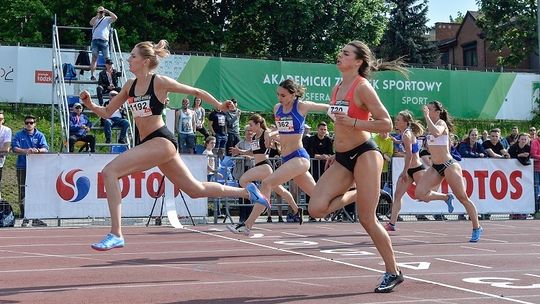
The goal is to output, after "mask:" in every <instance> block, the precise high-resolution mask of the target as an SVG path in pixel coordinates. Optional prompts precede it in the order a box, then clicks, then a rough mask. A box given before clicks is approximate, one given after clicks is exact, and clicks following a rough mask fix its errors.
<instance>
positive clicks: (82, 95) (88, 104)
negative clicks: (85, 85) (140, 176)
mask: <svg viewBox="0 0 540 304" xmlns="http://www.w3.org/2000/svg"><path fill="white" fill-rule="evenodd" d="M79 98H80V99H81V101H82V102H83V104H84V106H85V107H87V108H90V107H91V105H92V98H90V93H89V92H88V91H86V90H85V91H82V92H81V93H79Z"/></svg>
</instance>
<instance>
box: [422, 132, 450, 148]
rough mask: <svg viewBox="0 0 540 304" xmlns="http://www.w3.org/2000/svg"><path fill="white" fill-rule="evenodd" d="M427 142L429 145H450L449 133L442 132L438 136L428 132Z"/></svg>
mask: <svg viewBox="0 0 540 304" xmlns="http://www.w3.org/2000/svg"><path fill="white" fill-rule="evenodd" d="M427 143H428V145H429V146H448V143H449V141H448V134H442V135H439V136H438V137H435V136H433V135H431V134H428V136H427Z"/></svg>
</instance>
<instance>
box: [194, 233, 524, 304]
mask: <svg viewBox="0 0 540 304" xmlns="http://www.w3.org/2000/svg"><path fill="white" fill-rule="evenodd" d="M184 229H185V230H188V231H192V232H198V233H201V234H204V235H210V236H213V237H217V238H222V239H226V240H231V241H234V242H239V243H244V244H251V245H253V246H258V247H263V248H267V249H272V250H276V251H279V252H285V253H289V254H295V255H300V256H304V257H309V258H313V259H317V260H321V261H326V262H330V263H335V264H340V265H345V266H350V267H353V268H358V269H363V270H368V271H372V272H376V273H380V274H383V273H384V271H382V270H378V269H375V268H371V267H366V266H360V265H356V264H352V263H348V262H344V261H340V260H334V259H330V258H325V257H321V256H316V255H312V254H308V253H304V252H297V251H292V250H288V249H282V248H277V247H273V246H269V245H264V244H258V243H253V242H250V241H246V240H241V239H235V238H231V237H228V236H224V235H219V234H213V233H208V232H205V231H198V230H194V229H191V228H188V227H186V228H184ZM484 267H485V266H484ZM405 278H407V279H409V280H413V281H417V282H422V283H427V284H431V285H437V286H441V287H446V288H450V289H454V290H459V291H464V292H469V293H474V294H478V295H482V296H488V297H490V298H495V299H499V300H503V301H509V302H515V303H522V304H534V303H531V302H525V301H521V300H517V299H512V298H508V297H503V296H500V295H496V294H491V293H487V292H482V291H478V290H474V289H469V288H464V287H459V286H454V285H449V284H445V283H440V282H436V281H431V280H426V279H421V278H415V277H412V276H408V275H406V276H405Z"/></svg>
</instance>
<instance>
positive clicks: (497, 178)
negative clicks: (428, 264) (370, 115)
mask: <svg viewBox="0 0 540 304" xmlns="http://www.w3.org/2000/svg"><path fill="white" fill-rule="evenodd" d="M459 164H460V165H461V167H462V168H463V181H464V183H465V186H466V188H465V189H466V192H467V195H468V196H469V197H470V198H471V200H472V201H473V203H474V204H475V205H476V209H477V210H478V213H534V173H533V166H532V165H529V166H523V165H521V164H520V163H519V162H518V161H517V160H516V159H490V158H483V159H478V158H464V159H463V160H462V161H460V162H459ZM402 171H403V158H402V157H394V158H393V159H392V183H393V185H396V183H397V182H398V181H397V179H398V177H399V175H400V174H401V172H402ZM414 190H415V185H414V184H413V185H412V186H411V187H409V189H408V191H407V193H406V194H405V195H404V196H403V201H402V206H401V213H403V214H405V213H412V214H441V213H448V210H447V208H446V203H445V202H443V201H432V202H429V203H424V202H419V201H417V200H416V198H415V197H414ZM392 191H395V187H393V190H392ZM437 191H440V192H443V193H448V192H452V190H451V189H450V188H449V187H448V184H447V183H446V181H445V180H443V182H442V184H441V187H439V189H438V190H437ZM454 207H455V211H454V213H465V208H463V205H461V204H460V203H459V201H458V200H457V199H456V200H454Z"/></svg>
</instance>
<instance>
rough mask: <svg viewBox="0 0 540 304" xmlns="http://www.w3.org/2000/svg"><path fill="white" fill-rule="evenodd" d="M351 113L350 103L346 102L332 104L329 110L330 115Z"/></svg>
mask: <svg viewBox="0 0 540 304" xmlns="http://www.w3.org/2000/svg"><path fill="white" fill-rule="evenodd" d="M348 112H349V102H348V101H346V100H337V101H336V103H335V104H331V105H330V108H328V115H330V114H335V113H345V114H347V113H348Z"/></svg>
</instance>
